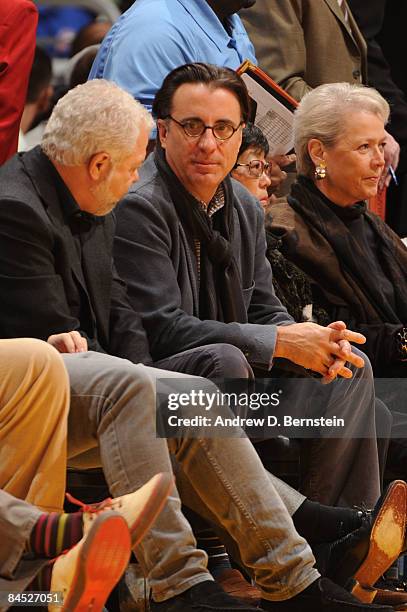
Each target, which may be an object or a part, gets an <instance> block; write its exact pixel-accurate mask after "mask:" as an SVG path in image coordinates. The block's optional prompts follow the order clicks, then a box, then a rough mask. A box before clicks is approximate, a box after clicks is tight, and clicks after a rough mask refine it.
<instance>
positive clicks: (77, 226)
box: [44, 154, 100, 340]
mask: <svg viewBox="0 0 407 612" xmlns="http://www.w3.org/2000/svg"><path fill="white" fill-rule="evenodd" d="M44 158H45V160H46V162H47V163H48V165H49V169H48V174H49V176H50V180H51V181H52V184H53V185H54V187H55V191H56V192H57V195H58V199H59V201H60V202H61V209H62V214H63V216H64V220H65V222H66V226H67V227H68V228H69V230H70V232H71V234H72V238H73V241H74V244H75V249H76V252H77V255H78V259H79V261H80V265H81V268H82V274H83V285H84V286H85V287H86V271H85V270H84V267H83V257H82V250H83V244H84V242H85V241H86V240H87V237H88V234H89V233H90V231H91V228H92V225H93V224H94V223H99V222H100V219H99V218H98V217H96V216H95V215H92V214H90V213H87V212H86V211H83V210H81V208H80V207H79V206H78V204H77V202H76V200H75V198H74V197H73V195H72V193H71V192H70V190H69V189H68V187H67V186H66V184H65V182H64V181H63V179H62V177H61V175H60V174H59V172H58V170H57V169H56V168H55V166H54V164H53V163H52V162H51V161H50V160H49V158H48V157H47V156H46V155H45V154H44ZM80 296H81V298H82V301H81V300H74V299H73V298H72V296H70V295H67V296H66V298H67V300H68V302H69V307H70V311H71V314H72V316H73V317H76V318H77V319H78V320H79V321H81V323H83V331H85V332H86V333H87V335H88V337H89V338H94V339H95V340H98V337H97V323H96V316H95V313H94V310H93V307H92V304H90V302H88V301H86V302H85V301H83V300H84V295H82V294H80ZM89 307H90V310H91V320H89V316H88V314H87V313H88V310H89ZM85 321H88V326H86V325H85V324H84V322H85Z"/></svg>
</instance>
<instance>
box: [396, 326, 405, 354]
mask: <svg viewBox="0 0 407 612" xmlns="http://www.w3.org/2000/svg"><path fill="white" fill-rule="evenodd" d="M396 345H397V356H398V359H399V361H407V327H402V328H401V329H400V331H398V332H397V334H396Z"/></svg>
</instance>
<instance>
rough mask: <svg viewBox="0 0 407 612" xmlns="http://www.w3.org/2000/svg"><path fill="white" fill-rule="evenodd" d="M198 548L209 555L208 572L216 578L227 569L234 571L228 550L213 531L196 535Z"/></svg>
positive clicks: (208, 530) (204, 531)
mask: <svg viewBox="0 0 407 612" xmlns="http://www.w3.org/2000/svg"><path fill="white" fill-rule="evenodd" d="M195 537H196V541H197V548H200V549H201V550H204V551H205V552H206V554H207V555H208V570H209V571H210V573H211V574H212V576H213V577H214V578H216V577H217V576H218V575H219V574H221V573H222V572H223V570H225V569H232V566H231V564H230V560H229V555H228V553H227V552H226V548H225V547H224V545H223V544H222V542H221V540H220V539H219V538H218V536H217V535H216V533H215V532H214V531H213V530H212V529H203V530H202V531H199V532H198V533H196V534H195Z"/></svg>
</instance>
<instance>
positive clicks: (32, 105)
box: [18, 46, 54, 151]
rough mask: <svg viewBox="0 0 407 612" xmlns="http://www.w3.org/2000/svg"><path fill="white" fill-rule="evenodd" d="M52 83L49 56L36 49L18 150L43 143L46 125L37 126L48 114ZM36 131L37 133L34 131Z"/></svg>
mask: <svg viewBox="0 0 407 612" xmlns="http://www.w3.org/2000/svg"><path fill="white" fill-rule="evenodd" d="M51 82H52V64H51V58H50V57H49V55H48V54H47V53H46V52H45V51H44V50H43V49H41V47H38V46H37V47H36V49H35V55H34V61H33V65H32V68H31V74H30V80H29V82H28V91H27V98H26V102H25V105H24V111H23V115H22V117H21V123H20V137H19V141H18V150H19V151H26V150H28V149H31V148H32V147H34V146H35V145H37V144H38V143H39V142H40V141H41V136H42V132H43V131H44V127H45V125H44V124H43V123H40V124H38V125H37V119H38V118H39V117H41V116H42V115H43V114H45V113H47V112H48V110H49V108H50V106H51V100H52V96H53V93H54V88H53V86H52V84H51ZM32 128H34V129H35V132H34V131H33V130H32Z"/></svg>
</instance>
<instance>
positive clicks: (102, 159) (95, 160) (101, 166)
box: [88, 152, 112, 181]
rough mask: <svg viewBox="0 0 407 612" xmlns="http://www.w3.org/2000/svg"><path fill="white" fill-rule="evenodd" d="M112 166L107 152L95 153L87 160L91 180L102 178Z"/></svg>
mask: <svg viewBox="0 0 407 612" xmlns="http://www.w3.org/2000/svg"><path fill="white" fill-rule="evenodd" d="M111 167H112V158H111V157H110V155H109V153H104V152H102V153H95V154H94V155H92V157H91V158H90V160H89V162H88V173H89V175H90V178H91V179H92V180H93V181H101V180H104V179H105V178H106V177H107V175H108V174H109V172H110V169H111Z"/></svg>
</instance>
